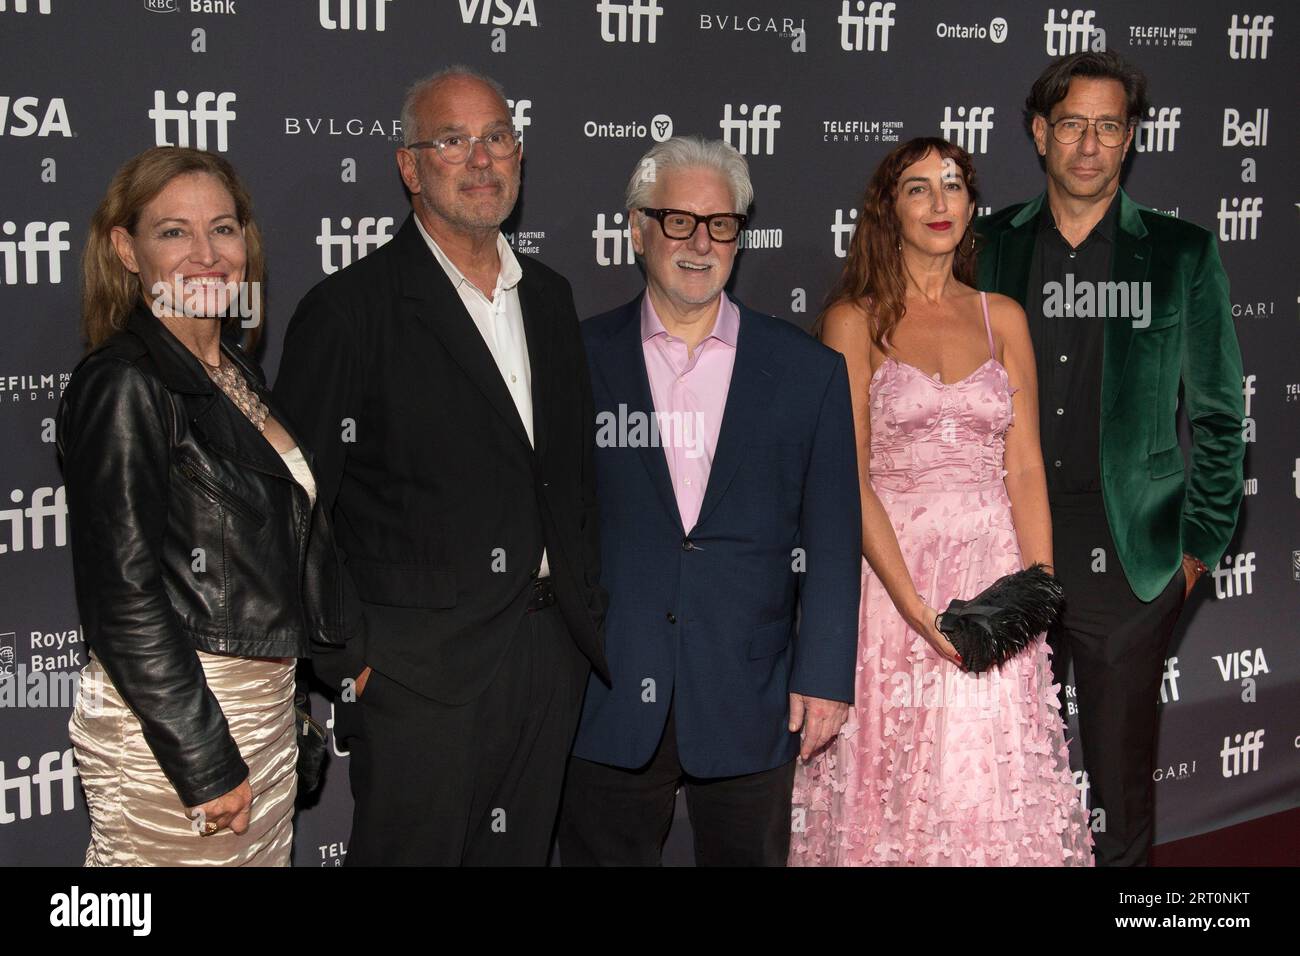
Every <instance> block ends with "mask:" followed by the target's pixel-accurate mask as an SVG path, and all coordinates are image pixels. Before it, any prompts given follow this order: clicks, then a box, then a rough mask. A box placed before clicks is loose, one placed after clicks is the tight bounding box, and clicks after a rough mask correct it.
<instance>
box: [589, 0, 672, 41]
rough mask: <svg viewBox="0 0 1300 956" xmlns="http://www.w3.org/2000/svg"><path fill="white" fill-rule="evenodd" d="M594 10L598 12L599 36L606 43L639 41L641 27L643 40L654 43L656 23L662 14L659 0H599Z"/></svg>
mask: <svg viewBox="0 0 1300 956" xmlns="http://www.w3.org/2000/svg"><path fill="white" fill-rule="evenodd" d="M596 12H597V13H598V14H600V38H601V39H602V40H604V41H605V42H606V43H629V42H630V43H640V42H641V37H642V28H644V31H645V42H646V43H654V42H655V30H656V24H657V23H658V21H659V18H660V17H662V16H663V15H664V11H663V9H662V8H661V7H660V6H659V0H628V2H627V3H614V2H612V0H600V2H599V3H597V4H596Z"/></svg>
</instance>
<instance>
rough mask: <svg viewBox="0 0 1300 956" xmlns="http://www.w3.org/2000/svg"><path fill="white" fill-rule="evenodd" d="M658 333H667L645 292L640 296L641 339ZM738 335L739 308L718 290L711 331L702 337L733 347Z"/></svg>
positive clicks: (643, 340) (648, 295) (647, 338)
mask: <svg viewBox="0 0 1300 956" xmlns="http://www.w3.org/2000/svg"><path fill="white" fill-rule="evenodd" d="M660 333H663V334H664V335H667V334H668V330H667V329H666V328H664V323H663V320H662V319H660V318H659V313H658V312H656V311H655V307H654V303H653V302H651V301H650V294H649V293H648V292H647V293H646V294H645V295H643V296H641V341H642V342H647V341H649V340H650V339H652V338H654V337H655V336H656V335H659V334H660ZM739 335H740V309H738V308H736V303H734V302H732V301H731V300H730V299H729V298H727V293H725V292H720V293H718V315H717V317H716V318H715V319H714V320H713V331H711V332H710V333H709V334H708V335H706V336H705V337H704V338H705V339H706V340H707V339H717V340H718V341H719V342H722V343H723V344H724V345H729V346H731V348H733V349H734V348H735V347H736V340H737V339H738V338H739ZM701 344H703V343H701Z"/></svg>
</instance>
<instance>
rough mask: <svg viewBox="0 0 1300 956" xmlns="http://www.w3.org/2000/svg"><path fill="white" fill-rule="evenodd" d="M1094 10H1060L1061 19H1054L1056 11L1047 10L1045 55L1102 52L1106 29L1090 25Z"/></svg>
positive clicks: (1104, 46) (1095, 12)
mask: <svg viewBox="0 0 1300 956" xmlns="http://www.w3.org/2000/svg"><path fill="white" fill-rule="evenodd" d="M1096 15H1097V11H1095V10H1066V9H1062V10H1061V19H1060V20H1059V21H1058V20H1057V19H1056V11H1055V10H1048V11H1047V22H1046V23H1044V24H1043V32H1044V33H1046V34H1047V40H1046V43H1047V55H1048V56H1065V55H1066V54H1067V53H1079V52H1081V51H1083V50H1092V51H1093V52H1095V53H1102V52H1105V50H1106V31H1105V30H1103V29H1101V27H1095V26H1093V25H1092V18H1093V17H1095V16H1096Z"/></svg>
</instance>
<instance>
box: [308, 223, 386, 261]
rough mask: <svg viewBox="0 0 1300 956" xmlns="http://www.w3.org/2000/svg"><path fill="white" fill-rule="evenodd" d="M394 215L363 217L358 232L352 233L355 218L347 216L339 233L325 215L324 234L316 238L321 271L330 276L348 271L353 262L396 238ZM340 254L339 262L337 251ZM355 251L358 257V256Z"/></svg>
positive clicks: (321, 230)
mask: <svg viewBox="0 0 1300 956" xmlns="http://www.w3.org/2000/svg"><path fill="white" fill-rule="evenodd" d="M392 226H393V217H392V216H378V217H376V216H362V217H361V218H360V219H358V220H357V227H356V231H355V232H354V231H352V218H351V217H350V216H344V217H343V218H342V219H340V220H339V228H340V229H341V230H342V232H340V233H335V232H334V230H333V228H332V226H331V221H330V219H329V218H327V217H324V216H322V217H321V221H320V234H319V235H317V236H316V245H318V246H320V268H321V271H322V272H323V273H325V274H326V275H332V274H333V273H335V272H338V271H339V270H340V269H345V268H347V267H348V266H350V265H352V263H353V262H355V261H357V260H359V259H363V258H365V256H366V255H368V254H369V253H371V252H373V251H374V250H376V249H378V248H379V247H380V246H382V245H383V244H384V243H386V242H387V241H388V240H389V239H392V238H393V237H392V235H391V234H390V233H389V231H388V230H389V229H391V228H392ZM335 250H337V251H338V259H337V261H336V260H335V256H334V252H335ZM354 250H355V255H354Z"/></svg>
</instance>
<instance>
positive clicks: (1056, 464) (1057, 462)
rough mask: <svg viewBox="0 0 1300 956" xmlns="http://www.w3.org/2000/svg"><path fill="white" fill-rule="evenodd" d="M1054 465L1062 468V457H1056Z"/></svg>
mask: <svg viewBox="0 0 1300 956" xmlns="http://www.w3.org/2000/svg"><path fill="white" fill-rule="evenodd" d="M1052 466H1053V467H1055V468H1060V467H1061V459H1059V458H1058V459H1056V461H1054V462H1052Z"/></svg>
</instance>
